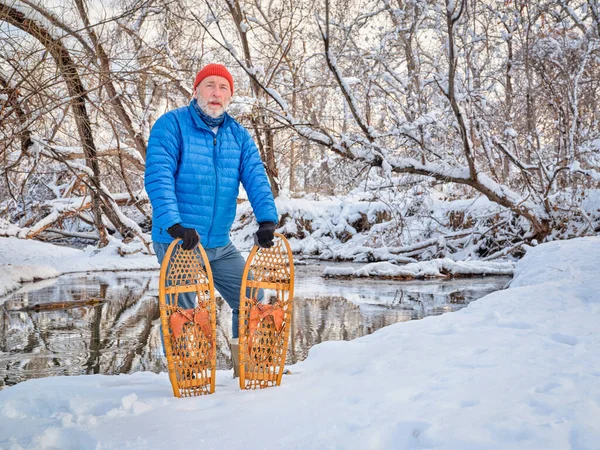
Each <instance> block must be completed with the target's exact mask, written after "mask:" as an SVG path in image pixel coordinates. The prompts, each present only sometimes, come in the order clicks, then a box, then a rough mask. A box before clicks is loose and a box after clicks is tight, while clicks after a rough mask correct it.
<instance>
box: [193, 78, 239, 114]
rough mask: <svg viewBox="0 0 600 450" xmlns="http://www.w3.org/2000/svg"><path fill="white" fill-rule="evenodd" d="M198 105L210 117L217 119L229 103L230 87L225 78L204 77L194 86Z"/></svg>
mask: <svg viewBox="0 0 600 450" xmlns="http://www.w3.org/2000/svg"><path fill="white" fill-rule="evenodd" d="M195 97H196V100H197V101H198V105H199V106H200V108H201V109H202V111H204V112H205V113H206V114H208V115H209V116H211V117H219V116H220V115H221V114H223V112H225V110H226V109H227V107H228V106H229V103H230V102H231V87H230V86H229V81H227V79H226V78H223V77H220V76H218V75H211V76H210V77H206V78H205V79H204V80H202V81H201V82H200V84H199V85H198V86H196V93H195Z"/></svg>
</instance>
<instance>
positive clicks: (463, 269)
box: [323, 258, 515, 279]
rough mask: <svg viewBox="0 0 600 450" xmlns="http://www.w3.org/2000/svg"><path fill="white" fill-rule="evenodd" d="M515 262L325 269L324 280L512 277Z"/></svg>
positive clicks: (444, 260) (444, 261)
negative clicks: (477, 276)
mask: <svg viewBox="0 0 600 450" xmlns="http://www.w3.org/2000/svg"><path fill="white" fill-rule="evenodd" d="M514 268H515V265H514V263H512V262H486V261H453V260H451V259H450V258H442V259H434V260H431V261H422V262H418V263H410V264H406V265H403V266H397V265H395V264H392V263H388V262H379V263H371V264H367V265H365V266H363V267H360V268H358V269H353V268H351V267H343V268H338V267H326V268H325V269H324V270H323V276H325V277H331V278H335V277H375V278H398V279H413V278H446V277H448V276H454V277H456V276H473V275H512V274H513V272H514Z"/></svg>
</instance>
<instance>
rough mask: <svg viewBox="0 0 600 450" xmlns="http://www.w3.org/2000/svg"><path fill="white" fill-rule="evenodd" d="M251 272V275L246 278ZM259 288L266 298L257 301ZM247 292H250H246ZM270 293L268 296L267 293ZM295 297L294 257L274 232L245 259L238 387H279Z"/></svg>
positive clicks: (288, 246)
mask: <svg viewBox="0 0 600 450" xmlns="http://www.w3.org/2000/svg"><path fill="white" fill-rule="evenodd" d="M249 275H250V278H253V279H248V277H249ZM259 289H263V290H264V293H265V300H266V299H268V298H269V297H272V298H274V302H271V304H262V303H260V302H259V301H258V293H259ZM247 291H249V295H248V296H247V295H246V294H247V293H248V292H247ZM269 294H271V295H269ZM293 298H294V260H293V258H292V251H291V249H290V244H289V242H288V241H287V239H286V238H285V237H284V236H282V235H281V234H277V233H276V234H275V245H274V246H273V247H271V248H268V249H266V248H260V247H258V246H256V245H255V246H254V247H253V248H252V251H251V252H250V256H248V260H247V261H246V267H245V269H244V274H243V276H242V287H241V292H240V322H239V375H240V388H242V389H263V388H267V387H271V386H279V384H281V377H282V375H283V370H284V365H285V357H286V354H287V347H288V340H289V335H290V327H291V324H292V306H293Z"/></svg>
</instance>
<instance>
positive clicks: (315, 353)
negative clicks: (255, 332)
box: [0, 237, 600, 450]
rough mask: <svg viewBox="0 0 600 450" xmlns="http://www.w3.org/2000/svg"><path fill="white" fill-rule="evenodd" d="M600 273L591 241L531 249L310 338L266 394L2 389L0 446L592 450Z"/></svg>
mask: <svg viewBox="0 0 600 450" xmlns="http://www.w3.org/2000/svg"><path fill="white" fill-rule="evenodd" d="M599 267H600V237H593V238H585V239H576V240H572V241H564V242H554V243H550V244H544V245H540V246H538V247H536V248H533V249H530V250H529V252H528V254H527V256H526V257H525V258H524V259H523V260H522V261H521V262H519V263H518V264H517V267H516V271H515V279H514V282H513V283H512V286H511V287H510V288H509V289H507V290H504V291H498V292H495V293H493V294H490V295H488V296H486V297H484V298H483V299H480V300H478V301H476V302H474V303H471V304H470V305H469V306H468V307H467V308H465V309H462V310H460V311H458V312H455V313H451V314H444V315H442V316H435V317H428V318H425V319H423V320H419V321H412V322H405V323H399V324H396V325H392V326H389V327H386V328H384V329H381V330H379V331H378V332H376V333H374V334H372V335H370V336H366V337H364V338H360V339H357V340H354V341H351V342H340V341H338V342H326V343H323V344H320V345H317V346H315V347H313V349H312V350H311V351H310V354H309V357H308V359H307V360H305V361H304V362H302V363H298V364H296V365H295V366H292V367H291V370H292V373H293V374H292V375H289V376H285V377H284V379H283V383H282V386H281V387H279V388H273V389H267V390H264V391H258V392H255V391H251V392H241V391H239V388H238V387H237V382H236V381H234V380H232V379H231V372H225V371H224V372H218V373H217V392H216V393H215V394H214V395H211V396H207V397H199V398H190V399H175V398H172V397H171V395H172V394H171V389H170V386H169V382H168V377H167V375H166V374H160V375H155V374H151V373H136V374H133V375H120V376H102V375H92V376H76V377H56V378H48V379H38V380H29V381H26V382H24V383H21V384H18V385H16V386H13V387H10V388H8V389H6V390H3V391H1V392H0V447H1V448H7V449H8V448H14V449H17V448H52V447H54V448H65V449H68V448H77V449H96V448H102V449H141V448H198V447H202V448H261V449H263V448H264V449H280V448H302V449H326V448H328V449H409V448H412V449H417V448H423V449H425V448H428V449H433V448H435V449H444V450H446V449H448V450H449V449H452V450H466V449H507V450H508V449H511V450H512V449H517V448H518V449H549V448H551V449H553V450H562V449H564V450H567V449H569V450H570V449H589V450H591V449H597V448H598V443H599V442H600V425H599V424H600V334H599V333H598V323H600V320H599V319H600V294H599V293H600V276H599V275H600V273H599ZM124 423H126V424H127V426H123V424H124Z"/></svg>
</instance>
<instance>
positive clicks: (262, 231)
mask: <svg viewBox="0 0 600 450" xmlns="http://www.w3.org/2000/svg"><path fill="white" fill-rule="evenodd" d="M258 225H259V226H258V231H257V232H256V234H255V242H256V244H257V245H258V246H259V247H262V248H271V247H273V244H274V243H273V239H274V238H275V228H276V227H277V225H276V224H275V223H273V222H261V223H259V224H258Z"/></svg>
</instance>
